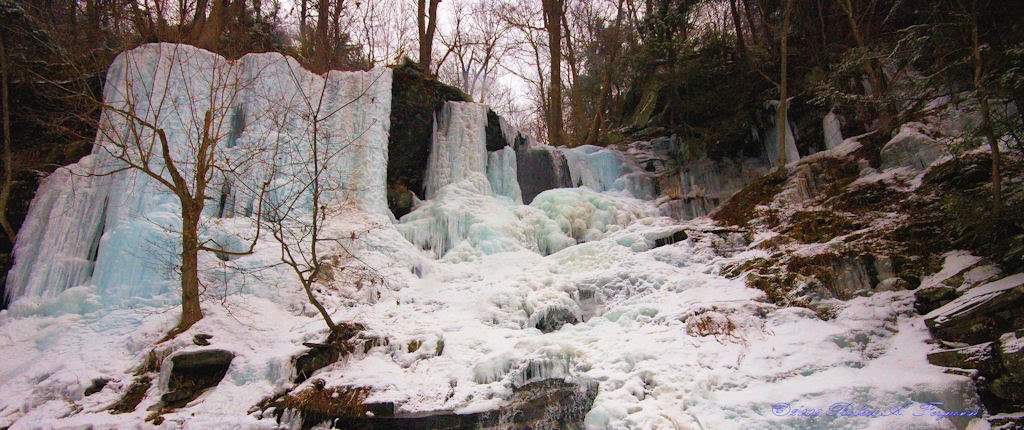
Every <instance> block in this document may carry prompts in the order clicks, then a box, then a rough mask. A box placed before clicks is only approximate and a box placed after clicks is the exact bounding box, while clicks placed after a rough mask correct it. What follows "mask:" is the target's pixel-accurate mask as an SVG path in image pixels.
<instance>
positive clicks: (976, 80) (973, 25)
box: [959, 0, 1003, 220]
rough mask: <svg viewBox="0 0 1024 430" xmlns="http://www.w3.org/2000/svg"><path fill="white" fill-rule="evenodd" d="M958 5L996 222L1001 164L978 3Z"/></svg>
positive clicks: (1000, 204) (974, 0) (1000, 207)
mask: <svg viewBox="0 0 1024 430" xmlns="http://www.w3.org/2000/svg"><path fill="white" fill-rule="evenodd" d="M959 3H960V5H961V8H962V9H967V10H966V13H967V14H968V16H969V17H970V29H971V62H972V63H973V66H974V74H973V79H972V81H973V86H974V95H975V97H976V98H977V99H978V106H979V107H980V108H981V134H982V135H983V136H984V137H985V141H986V142H987V143H988V147H989V151H990V152H991V153H992V213H993V215H994V219H997V220H998V219H1001V218H1000V214H1001V213H1002V212H1003V189H1002V188H1003V187H1002V182H1003V180H1002V176H1001V174H1000V172H999V170H1000V169H999V168H1000V164H1001V163H1000V156H999V140H998V139H996V135H995V131H994V130H993V124H992V108H991V107H990V106H989V100H988V94H987V92H986V91H987V88H986V85H985V71H984V65H983V64H984V63H983V61H982V57H981V47H982V43H981V41H980V38H979V36H978V1H977V0H971V4H970V7H969V8H968V7H967V6H966V5H964V4H963V3H962V2H959Z"/></svg>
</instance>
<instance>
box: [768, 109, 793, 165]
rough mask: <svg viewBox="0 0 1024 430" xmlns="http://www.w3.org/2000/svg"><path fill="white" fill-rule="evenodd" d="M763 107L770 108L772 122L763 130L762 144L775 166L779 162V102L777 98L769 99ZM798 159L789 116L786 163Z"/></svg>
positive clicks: (787, 120)
mask: <svg viewBox="0 0 1024 430" xmlns="http://www.w3.org/2000/svg"><path fill="white" fill-rule="evenodd" d="M765 109H768V110H770V111H771V113H772V124H771V127H769V128H768V130H767V131H766V132H765V135H764V145H765V150H766V153H767V154H768V161H769V162H771V163H772V166H776V165H777V164H778V162H779V144H778V141H779V131H778V124H779V121H778V120H779V112H778V109H779V102H778V101H777V100H772V101H769V102H767V103H765ZM799 159H800V151H798V150H797V149H796V137H795V136H793V126H792V124H790V122H789V118H786V164H789V163H792V162H794V161H796V160H799Z"/></svg>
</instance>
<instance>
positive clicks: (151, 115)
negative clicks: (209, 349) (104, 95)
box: [94, 45, 262, 336]
mask: <svg viewBox="0 0 1024 430" xmlns="http://www.w3.org/2000/svg"><path fill="white" fill-rule="evenodd" d="M165 46H166V45H164V46H160V49H172V50H173V51H172V52H171V53H169V54H165V53H164V52H161V53H160V55H161V56H163V57H164V58H167V59H168V62H167V63H166V64H163V66H164V67H152V68H150V70H151V71H150V72H146V68H147V67H145V66H142V65H141V64H140V61H153V60H154V59H153V58H145V59H140V58H136V57H135V55H134V54H133V53H132V52H127V53H125V54H122V55H124V61H123V65H124V77H125V81H124V82H123V83H121V84H123V87H120V88H122V89H123V90H124V91H123V92H122V93H121V94H120V97H115V98H114V100H102V101H100V100H97V101H96V102H97V103H99V104H100V105H101V106H102V109H103V112H104V114H103V117H102V118H101V122H100V126H99V136H100V139H99V142H97V147H98V148H99V150H100V154H101V155H103V156H105V157H107V159H108V160H109V161H110V162H109V163H104V165H101V166H100V167H99V171H97V172H95V173H94V174H95V175H98V176H105V175H113V174H118V173H120V172H123V171H134V172H137V173H139V174H142V175H144V176H145V177H148V178H149V179H151V180H152V181H153V182H154V183H156V184H158V185H159V186H161V187H163V188H164V189H166V190H167V191H169V192H170V193H171V194H173V195H174V196H175V197H176V198H177V200H178V203H179V204H180V205H181V231H180V235H181V249H180V257H181V266H180V269H181V306H182V313H181V319H180V322H179V323H178V325H177V327H176V328H175V329H174V330H172V332H171V333H170V334H169V336H173V335H175V334H177V333H180V332H182V331H185V330H187V329H188V328H189V327H191V326H192V325H193V324H195V323H196V322H197V321H199V320H200V319H202V318H203V312H202V308H201V306H200V279H199V264H198V255H199V252H201V251H209V252H215V253H217V254H219V255H222V256H238V255H247V254H251V253H252V251H253V248H254V246H255V245H256V241H257V240H258V239H259V235H260V229H259V225H260V224H259V223H258V222H257V229H256V236H255V237H254V238H252V242H251V244H250V245H249V248H248V249H247V250H243V251H232V250H228V249H224V248H223V247H219V246H215V244H213V243H212V241H211V240H201V238H200V235H199V227H200V222H201V218H202V214H203V209H204V208H205V206H206V204H207V200H208V197H209V196H210V192H209V190H208V187H209V185H210V184H211V183H212V181H214V178H215V175H219V176H222V177H231V176H234V175H237V174H238V173H239V172H240V171H241V170H242V169H243V168H244V166H245V165H246V164H247V163H249V162H250V161H252V160H253V159H254V158H255V157H256V155H257V153H256V152H255V151H254V152H249V153H237V154H236V156H235V157H234V158H232V157H228V156H225V154H224V153H223V151H221V150H220V147H221V144H222V143H223V142H225V141H226V138H227V129H226V127H225V123H226V122H227V121H228V118H229V116H230V112H231V108H232V107H233V104H234V102H235V99H236V96H237V95H238V93H239V91H240V90H241V89H242V88H243V87H244V86H245V85H246V84H245V82H243V81H242V79H243V78H242V77H241V73H239V71H238V70H237V65H236V63H235V62H229V61H224V62H223V63H215V64H214V65H213V66H211V67H210V68H209V69H206V70H195V69H193V68H191V67H186V65H187V64H189V61H190V58H189V57H188V56H189V55H195V54H194V53H193V54H190V53H186V52H182V51H181V48H180V47H179V46H177V45H175V46H174V47H170V48H167V47H165ZM191 52H196V51H191ZM195 74H198V75H199V76H196V75H195ZM172 81H175V82H177V84H178V85H181V86H182V92H183V93H184V94H186V95H187V99H186V100H184V102H182V101H180V100H175V99H174V98H172V97H171V94H170V91H169V90H168V87H169V84H170V83H171V82H172ZM117 84H118V83H115V85H117ZM157 88H162V89H163V90H157ZM179 121H180V124H179V123H178V122H179ZM168 125H171V126H175V127H177V126H180V127H181V128H175V129H174V130H173V135H169V133H168V129H167V126H168ZM172 140H174V143H173V144H172ZM259 205H260V206H262V193H261V195H260V200H259ZM260 212H261V211H259V210H257V214H258V213H260Z"/></svg>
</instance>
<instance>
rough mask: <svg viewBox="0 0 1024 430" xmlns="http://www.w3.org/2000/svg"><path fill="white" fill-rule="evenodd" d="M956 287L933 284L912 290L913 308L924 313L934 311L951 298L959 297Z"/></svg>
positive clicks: (951, 299)
mask: <svg viewBox="0 0 1024 430" xmlns="http://www.w3.org/2000/svg"><path fill="white" fill-rule="evenodd" d="M959 296H960V294H959V293H957V291H956V288H953V287H950V286H948V285H934V286H931V287H925V288H921V289H920V290H917V291H915V292H914V298H915V299H916V301H915V302H914V309H915V310H917V313H919V314H921V315H924V314H927V313H929V312H931V311H934V310H936V309H938V308H940V307H942V306H945V305H946V303H949V302H951V301H953V299H955V298H957V297H959Z"/></svg>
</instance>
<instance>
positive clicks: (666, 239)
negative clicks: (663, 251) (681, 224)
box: [654, 229, 689, 248]
mask: <svg viewBox="0 0 1024 430" xmlns="http://www.w3.org/2000/svg"><path fill="white" fill-rule="evenodd" d="M687 238H689V236H688V235H687V234H686V230H682V229H680V230H676V231H675V232H673V233H671V234H669V235H667V236H663V237H659V238H657V239H654V247H655V248H660V247H662V246H665V245H671V244H673V243H676V242H682V241H684V240H686V239H687Z"/></svg>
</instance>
